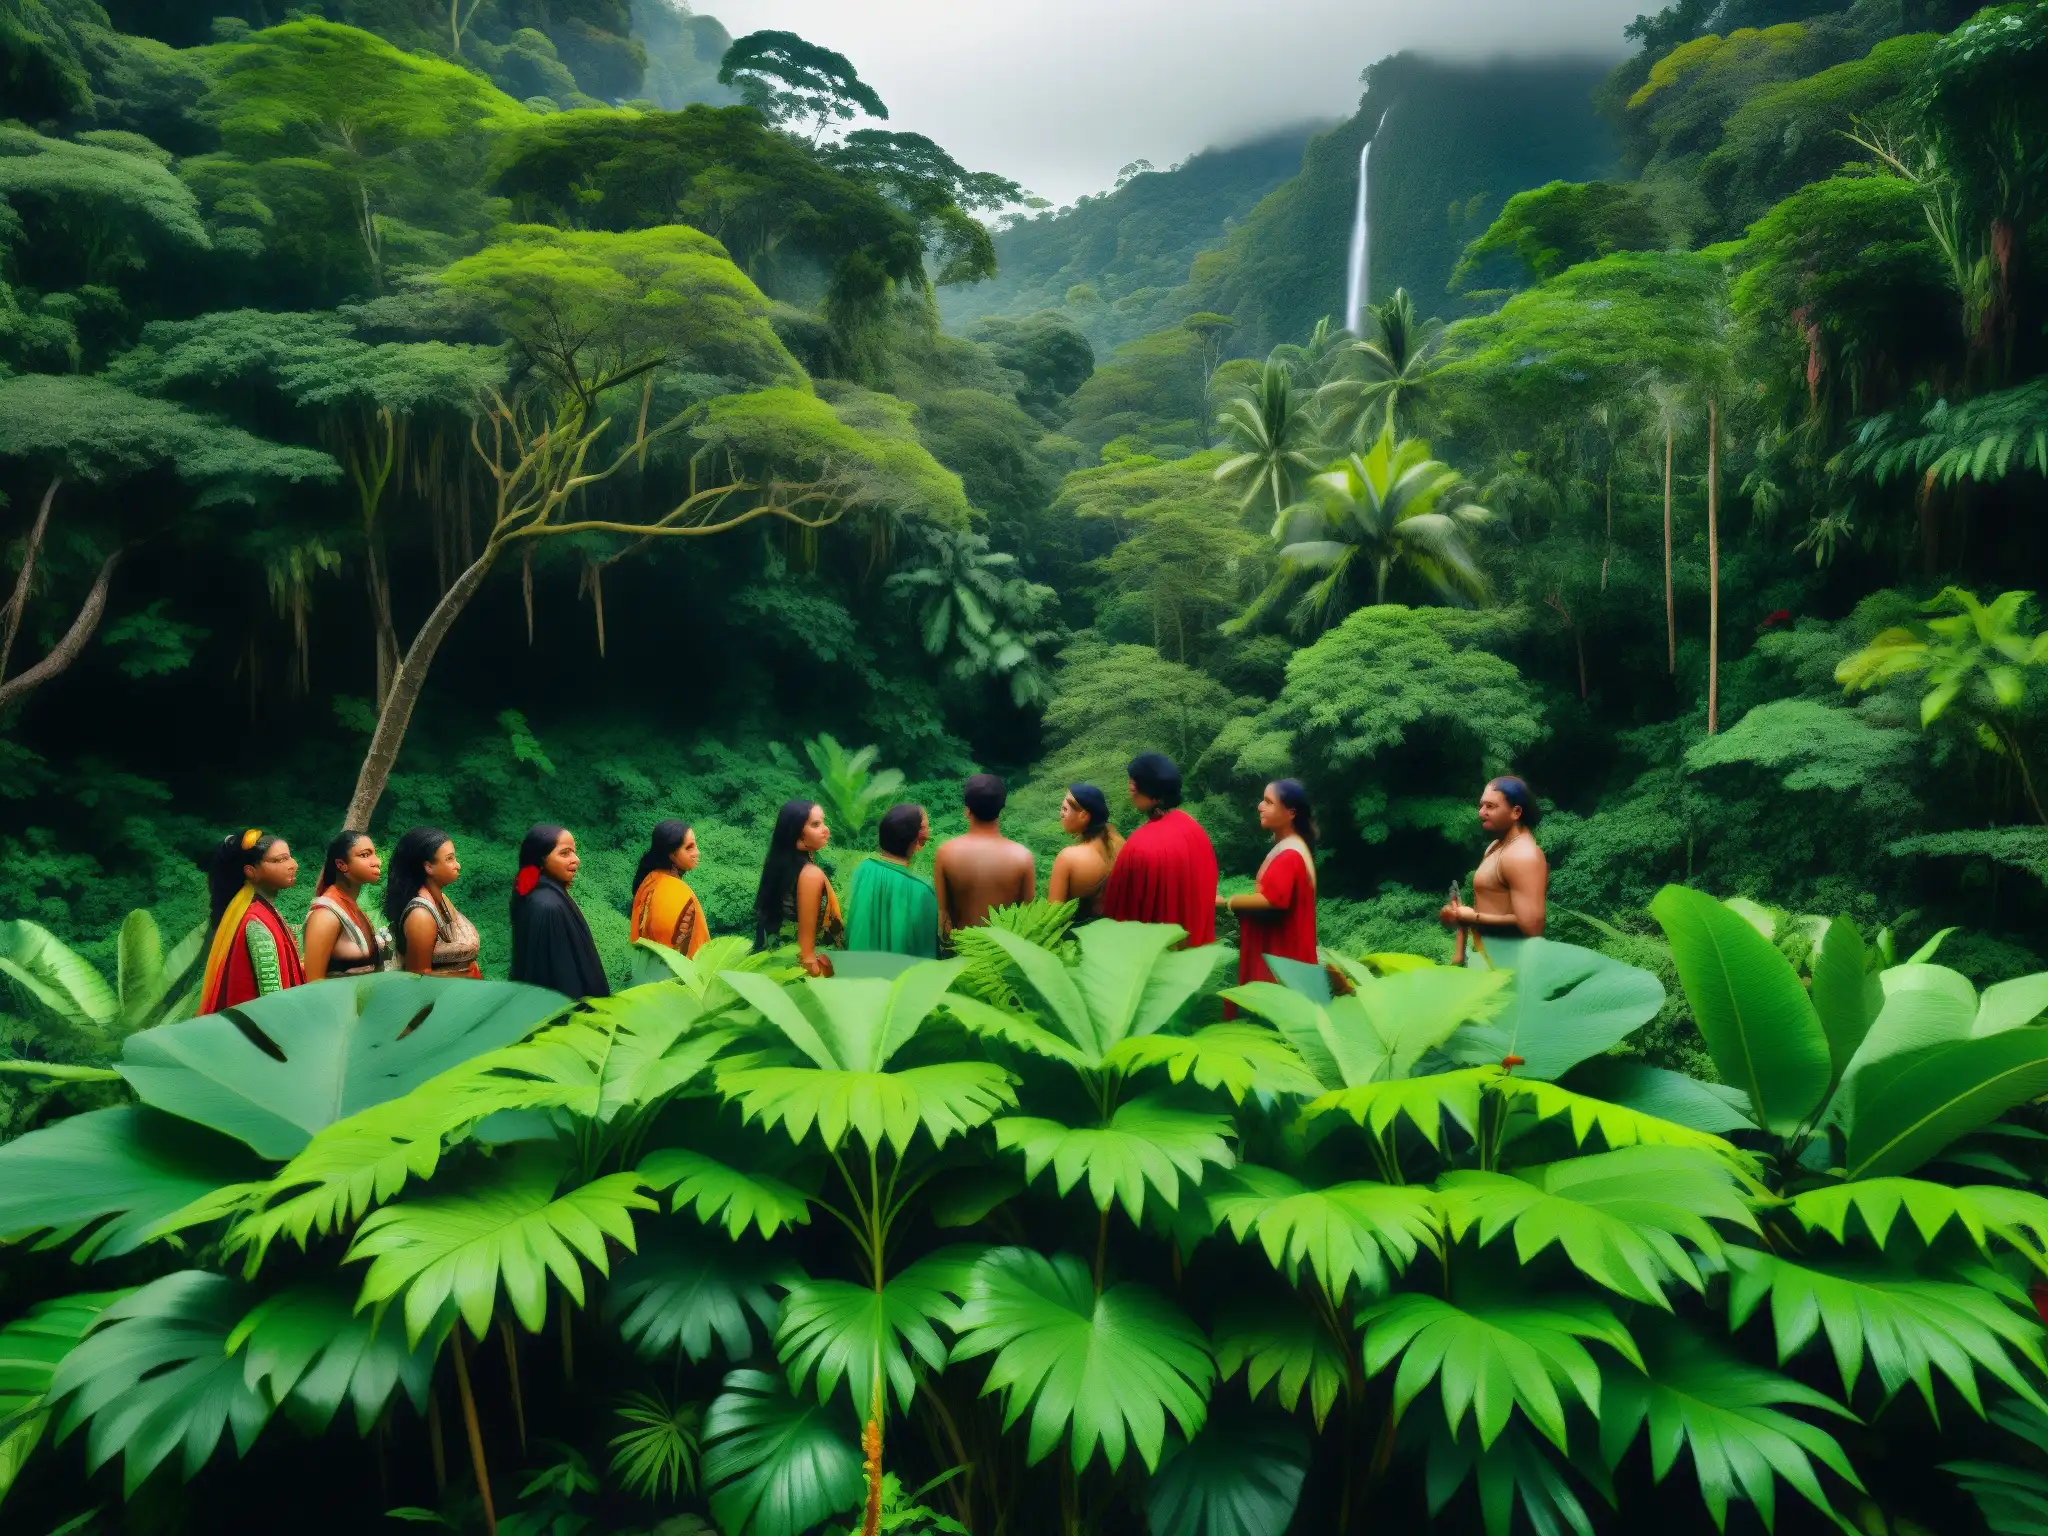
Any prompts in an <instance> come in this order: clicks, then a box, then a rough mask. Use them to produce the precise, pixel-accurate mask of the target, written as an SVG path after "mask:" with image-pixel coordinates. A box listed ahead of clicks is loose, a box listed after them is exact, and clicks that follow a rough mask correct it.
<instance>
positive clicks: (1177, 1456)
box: [1145, 1414, 1309, 1536]
mask: <svg viewBox="0 0 2048 1536" xmlns="http://www.w3.org/2000/svg"><path fill="white" fill-rule="evenodd" d="M1308 1454H1309V1446H1308V1436H1307V1435H1305V1434H1303V1433H1302V1432H1301V1428H1300V1426H1299V1425H1297V1424H1295V1423H1293V1422H1292V1421H1290V1420H1288V1419H1285V1418H1282V1417H1280V1416H1279V1415H1277V1414H1254V1415H1250V1416H1247V1417H1244V1418H1233V1419H1230V1420H1228V1421H1224V1422H1219V1423H1211V1424H1209V1425H1208V1426H1206V1427H1205V1428H1204V1429H1203V1430H1202V1432H1201V1433H1200V1434H1199V1435H1197V1436H1195V1438H1194V1439H1193V1440H1191V1441H1189V1442H1188V1444H1187V1445H1186V1447H1184V1448H1183V1449H1181V1450H1179V1451H1176V1452H1175V1453H1174V1454H1173V1455H1171V1456H1169V1457H1168V1458H1167V1459H1166V1460H1165V1461H1164V1462H1163V1463H1161V1465H1160V1468H1159V1470H1158V1471H1157V1472H1155V1473H1154V1474H1153V1475H1152V1477H1151V1479H1150V1481H1149V1482H1148V1483H1147V1484H1146V1488H1145V1523H1146V1524H1147V1525H1148V1526H1150V1527H1151V1530H1152V1536H1286V1532H1287V1528H1288V1527H1289V1526H1290V1525H1291V1524H1293V1522H1294V1508H1295V1506H1296V1505H1297V1504H1299V1503H1300V1502H1301V1485H1302V1484H1303V1483H1304V1482H1306V1481H1307V1480H1308Z"/></svg>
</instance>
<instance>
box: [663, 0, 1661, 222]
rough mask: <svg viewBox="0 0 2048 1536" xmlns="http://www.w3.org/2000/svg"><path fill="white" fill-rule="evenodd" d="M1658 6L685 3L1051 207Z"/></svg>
mask: <svg viewBox="0 0 2048 1536" xmlns="http://www.w3.org/2000/svg"><path fill="white" fill-rule="evenodd" d="M1657 3H1658V0H1259V3H1247V0H1229V3H1225V0H694V3H693V5H692V9H694V10H697V11H699V12H702V13H705V14H709V15H713V16H716V17H717V18H718V19H719V20H720V21H722V22H724V23H725V25H726V27H727V29H728V30H730V31H731V32H732V34H733V35H734V36H735V37H738V36H740V35H742V34H744V33H747V32H753V31H757V30H760V29H762V28H769V27H772V28H776V29H778V30H781V31H787V32H796V33H800V34H801V35H803V36H804V37H807V38H809V39H810V40H811V41H812V42H815V43H822V44H824V45H826V46H827V47H830V48H836V49H838V50H839V51H840V52H841V53H843V54H845V55H846V56H847V57H848V58H850V59H851V60H853V63H854V66H855V67H856V68H857V69H859V70H860V73H861V77H862V78H863V79H865V80H866V81H867V82H868V83H869V84H871V85H872V86H874V87H875V89H876V90H877V91H878V92H880V93H881V96H882V99H883V100H884V101H886V102H887V103H888V104H889V114H890V118H889V121H890V126H891V127H896V128H903V129H909V130H912V131H915V132H918V133H923V134H927V135H929V136H930V137H932V138H934V139H936V140H938V141H939V142H940V143H941V144H943V145H945V146H946V148H947V149H949V150H951V151H952V152H953V154H954V155H955V156H956V157H957V158H959V159H960V160H961V161H962V162H964V163H965V164H966V165H967V166H968V168H969V169H971V170H987V171H1000V172H1002V173H1003V174H1005V175H1008V176H1014V177H1015V178H1016V179H1017V180H1019V181H1021V182H1023V183H1024V184H1025V185H1026V186H1027V187H1029V188H1031V189H1032V190H1033V191H1035V192H1037V193H1038V194H1039V195H1041V196H1043V197H1049V198H1051V199H1052V200H1053V201H1054V202H1056V203H1067V202H1071V201H1072V200H1073V199H1074V198H1075V197H1077V196H1079V195H1080V194H1081V193H1084V192H1095V191H1100V190H1101V189H1102V188H1103V187H1105V186H1107V185H1108V184H1109V183H1110V182H1111V181H1113V180H1114V179H1115V176H1116V172H1117V169H1118V168H1119V167H1120V166H1122V165H1124V164H1126V163H1127V162H1129V161H1132V160H1136V159H1140V158H1143V159H1147V160H1150V161H1152V162H1153V163H1154V164H1156V165H1158V166H1159V167H1160V168H1161V169H1164V168H1165V167H1166V166H1167V165H1169V164H1171V163H1173V162H1174V161H1176V160H1181V159H1185V158H1186V157H1187V156H1188V155H1190V154H1192V153H1193V152H1194V151H1196V150H1199V149H1204V148H1207V147H1208V146H1210V145H1213V144H1226V143H1230V142H1232V141H1234V140H1239V139H1243V138H1245V137H1246V136H1248V135H1249V134H1251V133H1253V132H1255V131H1256V130H1258V129H1260V128H1267V127H1273V126H1277V125H1280V124H1283V123H1294V122H1302V121H1306V120H1309V119H1313V118H1333V117H1342V116H1347V115H1349V113H1350V112H1351V111H1352V110H1353V108H1354V107H1355V106H1356V105H1357V102H1358V93H1359V83H1358V72H1359V71H1360V70H1361V69H1363V68H1364V67H1365V66H1366V65H1367V64H1369V63H1370V62H1372V61H1373V60H1374V59H1377V58H1380V57H1381V56H1382V55H1385V54H1389V53H1395V52H1398V51H1399V50H1401V49H1403V48H1417V49H1422V50H1425V51H1428V52H1431V53H1438V54H1447V55H1455V56H1460V57H1468V58H1469V57H1474V56H1478V57H1486V56H1491V55H1497V54H1502V53H1508V54H1516V55H1534V54H1556V53H1578V54H1610V53H1611V54H1615V55H1617V56H1618V55H1619V54H1620V53H1621V51H1622V50H1623V48H1624V46H1625V45H1624V42H1623V39H1622V36H1621V29H1622V27H1623V26H1624V25H1626V24H1627V22H1628V21H1629V20H1630V19H1631V18H1633V17H1634V16H1635V15H1636V13H1637V12H1638V11H1643V10H1655V9H1656V8H1657Z"/></svg>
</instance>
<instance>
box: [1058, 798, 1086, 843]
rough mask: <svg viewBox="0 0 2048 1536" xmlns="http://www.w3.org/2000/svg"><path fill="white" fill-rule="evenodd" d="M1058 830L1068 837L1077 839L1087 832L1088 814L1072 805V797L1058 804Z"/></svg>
mask: <svg viewBox="0 0 2048 1536" xmlns="http://www.w3.org/2000/svg"><path fill="white" fill-rule="evenodd" d="M1060 829H1061V830H1062V831H1063V832H1065V833H1066V834H1067V836H1069V837H1079V836H1080V835H1081V834H1082V833H1083V832H1086V831H1087V830H1088V813H1087V812H1086V811H1084V810H1082V809H1081V807H1080V806H1078V805H1076V804H1075V803H1074V797H1073V796H1072V795H1068V796H1067V797H1066V799H1064V800H1062V801H1061V802H1060Z"/></svg>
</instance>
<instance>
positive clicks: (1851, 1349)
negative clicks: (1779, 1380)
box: [1728, 1248, 2048, 1414]
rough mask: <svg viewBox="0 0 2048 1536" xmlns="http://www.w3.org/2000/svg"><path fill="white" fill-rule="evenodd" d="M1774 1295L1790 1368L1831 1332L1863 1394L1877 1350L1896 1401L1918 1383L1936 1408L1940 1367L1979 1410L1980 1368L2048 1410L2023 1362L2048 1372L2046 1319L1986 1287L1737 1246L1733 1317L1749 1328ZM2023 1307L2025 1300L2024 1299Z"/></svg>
mask: <svg viewBox="0 0 2048 1536" xmlns="http://www.w3.org/2000/svg"><path fill="white" fill-rule="evenodd" d="M1765 1297H1769V1298H1770V1303H1771V1326H1772V1328H1773V1329H1774V1330H1775V1332H1776V1335H1777V1342H1778V1363H1779V1364H1780V1365H1783V1364H1784V1363H1785V1362H1786V1361H1787V1360H1790V1359H1791V1358H1792V1357H1793V1356H1794V1355H1796V1354H1798V1353H1799V1351H1800V1350H1801V1349H1803V1348H1805V1346H1806V1345H1807V1344H1808V1343H1810V1342H1811V1341H1812V1339H1813V1337H1814V1335H1815V1334H1816V1333H1819V1332H1821V1331H1825V1332H1826V1334H1827V1339H1828V1345H1829V1347H1830V1348H1831V1349H1832V1350H1833V1352H1834V1357H1835V1369H1836V1371H1837V1372H1839V1373H1840V1375H1841V1378H1842V1395H1843V1396H1844V1397H1845V1398H1846V1397H1848V1396H1850V1395H1852V1394H1853V1393H1854V1392H1855V1390H1856V1382H1857V1380H1858V1378H1859V1377H1860V1376H1861V1374H1862V1371H1863V1362H1864V1359H1865V1357H1866V1355H1867V1356H1868V1358H1869V1360H1870V1363H1871V1365H1872V1366H1873V1367H1874V1368H1875V1370H1876V1371H1877V1375H1878V1380H1879V1382H1880V1383H1881V1384H1882V1386H1883V1388H1884V1395H1885V1398H1886V1400H1887V1401H1889V1400H1890V1399H1891V1397H1892V1395H1893V1394H1894V1393H1896V1392H1897V1391H1898V1390H1899V1389H1900V1388H1901V1387H1903V1386H1905V1385H1906V1384H1907V1383H1908V1382H1911V1383H1912V1384H1913V1385H1914V1386H1916V1387H1918V1388H1919V1389H1920V1395H1921V1396H1922V1397H1923V1398H1925V1399H1926V1401H1927V1406H1928V1408H1929V1410H1930V1411H1937V1412H1938V1410H1937V1408H1936V1404H1935V1401H1934V1379H1933V1373H1934V1372H1935V1371H1940V1372H1941V1374H1942V1375H1943V1376H1944V1377H1946V1378H1947V1379H1948V1381H1949V1383H1950V1384H1951V1385H1952V1386H1954V1387H1955V1389H1956V1390H1957V1391H1958V1392H1960V1393H1961V1394H1962V1395H1963V1399H1964V1401H1965V1402H1967V1403H1968V1404H1969V1405H1970V1406H1971V1407H1972V1408H1974V1409H1975V1410H1976V1411H1977V1412H1978V1413H1979V1414H1982V1413H1983V1412H1984V1404H1983V1401H1982V1399H1981V1398H1980V1397H1979V1395H1978V1391H1977V1374H1976V1373H1977V1371H1979V1370H1982V1371H1984V1372H1986V1373H1987V1374H1989V1375H1990V1376H1992V1377H1994V1378H1996V1379H1997V1380H1998V1381H2000V1382H2003V1383H2004V1384H2005V1385H2006V1386H2007V1387H2009V1388H2010V1389H2011V1390H2012V1391H2014V1392H2016V1393H2018V1394H2019V1395H2020V1396H2021V1397H2023V1398H2025V1399H2027V1400H2028V1401H2029V1402H2032V1403H2034V1404H2035V1405H2037V1406H2039V1407H2041V1408H2043V1409H2044V1410H2048V1403H2044V1402H2042V1400H2041V1397H2040V1395H2039V1394H2038V1393H2037V1392H2035V1390H2034V1388H2033V1386H2032V1385H2031V1384H2030V1383H2029V1382H2028V1380H2027V1378H2026V1377H2025V1375H2023V1374H2022V1372H2021V1369H2020V1366H2021V1365H2022V1364H2026V1365H2031V1366H2032V1367H2033V1368H2034V1369H2035V1370H2036V1371H2038V1372H2041V1373H2043V1374H2048V1357H2044V1356H2043V1354H2042V1350H2041V1340H2042V1329H2041V1322H2040V1319H2039V1318H2038V1317H2035V1316H2033V1315H2031V1309H2030V1311H2029V1315H2027V1316H2022V1315H2021V1314H2020V1313H2018V1312H2016V1311H2014V1310H2013V1308H2012V1307H2010V1306H2008V1305H2007V1304H2006V1303H2005V1302H2004V1301H2002V1300H2000V1299H1999V1297H1998V1294H1997V1293H1996V1291H1994V1290H1993V1289H1991V1288H1990V1287H1988V1286H1985V1285H1981V1284H1958V1283H1957V1282H1955V1281H1951V1280H1930V1279H1926V1278H1923V1277H1922V1276H1919V1275H1915V1274H1911V1273H1905V1274H1900V1273H1895V1272H1891V1271H1886V1270H1881V1269H1872V1268H1869V1267H1866V1266H1858V1265H1840V1266H1830V1267H1829V1268H1826V1269H1819V1268H1813V1267H1810V1266H1808V1265H1804V1264H1794V1263H1792V1262H1791V1261H1790V1260H1788V1259H1781V1258H1779V1257H1778V1256H1777V1255H1776V1254H1771V1253H1764V1252H1760V1251H1757V1250H1753V1249H1746V1248H1731V1249H1730V1250H1729V1251H1728V1322H1729V1326H1730V1327H1731V1328H1740V1327H1741V1326H1742V1325H1743V1324H1744V1323H1746V1322H1748V1321H1749V1319H1750V1317H1751V1316H1752V1315H1754V1313H1755V1311H1756V1309H1757V1307H1758V1306H1759V1305H1760V1304H1761V1303H1762V1302H1763V1300H1764V1298H1765ZM2022 1303H2023V1304H2024V1297H2023V1296H2022Z"/></svg>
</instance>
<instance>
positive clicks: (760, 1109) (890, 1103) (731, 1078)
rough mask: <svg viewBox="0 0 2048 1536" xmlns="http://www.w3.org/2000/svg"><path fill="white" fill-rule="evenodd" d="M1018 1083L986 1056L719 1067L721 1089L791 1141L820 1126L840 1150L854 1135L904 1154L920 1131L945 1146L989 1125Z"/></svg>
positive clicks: (1013, 1096) (822, 1135)
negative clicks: (899, 1063) (851, 1065)
mask: <svg viewBox="0 0 2048 1536" xmlns="http://www.w3.org/2000/svg"><path fill="white" fill-rule="evenodd" d="M847 985H848V986H866V985H875V983H866V982H848V983H847ZM1013 1081H1014V1079H1013V1078H1012V1076H1011V1075H1010V1073H1009V1072H1007V1071H1005V1070H1004V1069H1003V1068H1001V1067H999V1066H996V1065H995V1064H994V1063H993V1062H987V1061H944V1062H935V1063H933V1064H932V1065H930V1066H924V1067H906V1068H905V1069H904V1070H902V1071H900V1072H846V1071H838V1070H836V1069H830V1068H821V1067H776V1066H768V1067H763V1066H745V1065H740V1066H734V1067H731V1068H728V1069H724V1070H721V1071H720V1072H719V1074H718V1091H719V1092H720V1093H722V1094H724V1095H725V1096H726V1097H727V1098H730V1099H736V1100H737V1101H738V1102H739V1105H740V1109H741V1112H742V1113H743V1114H744V1115H745V1116H746V1118H747V1119H749V1120H758V1121H760V1122H761V1124H763V1125H765V1126H768V1127H770V1128H773V1127H775V1126H777V1125H779V1126H781V1127H782V1128H783V1129H784V1130H785V1131H786V1132H787V1133H788V1135H789V1139H790V1140H791V1141H794V1142H801V1141H802V1140H803V1139H804V1138H805V1137H806V1136H808V1135H810V1133H811V1128H812V1127H813V1126H816V1127H817V1131H818V1135H819V1137H820V1138H821V1139H822V1140H823V1141H824V1143H825V1145H826V1146H827V1147H828V1148H830V1149H832V1150H834V1151H837V1150H838V1148H839V1146H840V1145H841V1144H842V1143H843V1142H844V1141H845V1140H846V1137H847V1134H848V1133H849V1132H852V1133H853V1134H855V1135H858V1136H859V1137H860V1139H861V1140H862V1141H863V1142H865V1143H866V1144H867V1146H868V1147H870V1148H879V1147H880V1146H881V1145H882V1144H883V1143H884V1142H887V1143H888V1144H889V1145H890V1146H891V1147H892V1148H894V1149H895V1152H896V1155H897V1156H898V1157H901V1156H902V1155H903V1154H904V1153H905V1152H907V1151H909V1150H910V1143H911V1141H912V1140H913V1139H914V1138H915V1137H916V1135H917V1133H918V1131H919V1130H920V1129H922V1130H923V1131H924V1132H925V1134H926V1135H928V1136H930V1137H931V1139H932V1141H933V1142H934V1143H936V1144H937V1145H939V1146H944V1145H945V1144H946V1143H947V1142H948V1141H949V1140H951V1139H952V1138H953V1137H955V1136H959V1135H962V1134H964V1133H965V1132H967V1131H971V1130H973V1129H974V1128H975V1127H976V1126H980V1125H986V1124H987V1123H988V1122H989V1121H990V1120H991V1119H993V1118H994V1117H995V1115H996V1114H997V1112H998V1111H1000V1110H1004V1109H1007V1108H1009V1107H1010V1106H1011V1105H1013V1104H1015V1103H1016V1102H1017V1095H1016V1090H1015V1089H1014V1088H1012V1087H1011V1084H1012V1082H1013Z"/></svg>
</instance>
